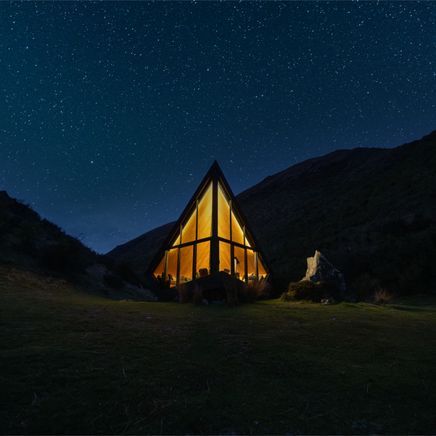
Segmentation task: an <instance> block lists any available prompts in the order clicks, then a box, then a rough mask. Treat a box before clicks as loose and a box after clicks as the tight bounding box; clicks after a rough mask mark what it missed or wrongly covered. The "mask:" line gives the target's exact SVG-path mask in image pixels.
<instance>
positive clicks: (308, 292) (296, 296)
mask: <svg viewBox="0 0 436 436" xmlns="http://www.w3.org/2000/svg"><path fill="white" fill-rule="evenodd" d="M338 295H339V293H338V290H337V289H335V288H334V287H333V286H332V285H330V284H328V283H324V282H317V283H314V282H311V281H310V280H302V281H301V282H292V283H289V286H288V290H287V292H285V293H283V294H282V297H281V299H282V300H283V301H297V300H306V301H312V302H314V303H320V302H321V300H323V299H333V300H335V299H338Z"/></svg>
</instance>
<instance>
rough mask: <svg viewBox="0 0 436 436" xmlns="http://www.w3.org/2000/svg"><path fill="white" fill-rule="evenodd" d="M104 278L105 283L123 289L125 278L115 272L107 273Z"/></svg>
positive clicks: (110, 286)
mask: <svg viewBox="0 0 436 436" xmlns="http://www.w3.org/2000/svg"><path fill="white" fill-rule="evenodd" d="M103 280H104V283H105V285H106V286H109V288H112V289H122V288H123V285H124V282H123V280H122V279H121V278H120V277H118V276H115V275H113V274H105V276H104V277H103Z"/></svg>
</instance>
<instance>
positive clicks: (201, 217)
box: [198, 183, 212, 239]
mask: <svg viewBox="0 0 436 436" xmlns="http://www.w3.org/2000/svg"><path fill="white" fill-rule="evenodd" d="M211 233H212V183H210V184H209V187H208V188H207V190H206V192H205V193H204V195H203V197H202V198H201V200H200V202H199V203H198V239H203V238H209V237H210V235H211Z"/></svg>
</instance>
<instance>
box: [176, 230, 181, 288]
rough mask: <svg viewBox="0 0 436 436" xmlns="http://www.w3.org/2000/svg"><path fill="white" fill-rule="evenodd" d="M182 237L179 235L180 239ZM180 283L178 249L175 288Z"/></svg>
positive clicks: (178, 251)
mask: <svg viewBox="0 0 436 436" xmlns="http://www.w3.org/2000/svg"><path fill="white" fill-rule="evenodd" d="M181 238H182V235H181V234H180V239H181ZM179 283H180V247H178V248H177V277H176V286H179Z"/></svg>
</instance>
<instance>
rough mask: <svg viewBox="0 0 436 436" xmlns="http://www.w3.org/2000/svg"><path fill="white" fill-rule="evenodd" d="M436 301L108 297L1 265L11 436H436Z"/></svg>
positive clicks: (3, 363) (4, 402) (2, 412)
mask: <svg viewBox="0 0 436 436" xmlns="http://www.w3.org/2000/svg"><path fill="white" fill-rule="evenodd" d="M435 360H436V305H435V300H431V299H428V300H427V301H424V300H421V299H415V301H412V300H409V301H407V300H404V301H402V302H398V303H397V304H393V305H390V306H384V307H381V306H374V305H369V304H362V303H360V304H351V303H342V304H338V305H332V306H322V305H318V304H296V303H283V302H279V301H267V302H260V303H257V304H252V305H244V306H239V307H235V308H227V307H225V306H219V305H209V306H202V307H197V306H193V305H181V304H175V303H145V302H130V301H121V302H116V301H110V300H106V299H103V298H100V297H97V296H92V295H88V294H85V293H81V292H79V291H77V290H76V289H74V288H73V287H72V286H71V285H68V284H67V283H65V282H60V281H57V280H53V279H51V280H50V279H42V278H38V277H37V276H34V275H32V274H30V273H22V272H18V271H14V270H11V269H6V268H2V269H0V367H1V370H0V391H1V396H0V432H1V433H26V434H29V433H43V434H52V433H75V434H80V433H82V434H83V433H88V434H89V433H91V434H93V433H106V434H111V433H123V434H124V433H125V434H129V433H136V434H137V433H153V434H168V433H183V434H186V433H203V434H210V433H247V434H248V433H250V434H251V433H258V434H261V433H306V434H313V433H317V434H319V433H355V434H356V433H420V434H423V433H434V431H435V428H436V421H435V419H436V416H435V407H434V405H435V404H436V374H435V370H434V366H435Z"/></svg>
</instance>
